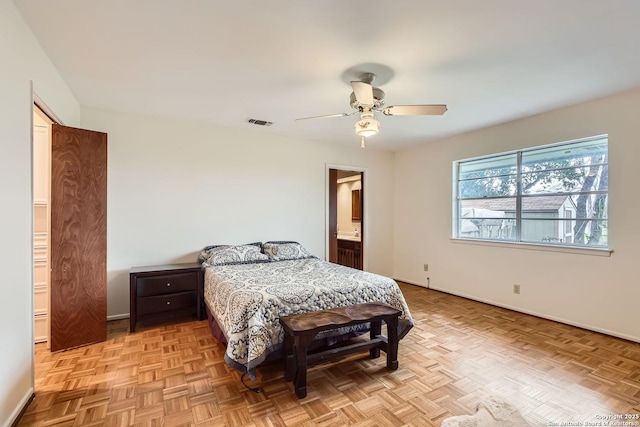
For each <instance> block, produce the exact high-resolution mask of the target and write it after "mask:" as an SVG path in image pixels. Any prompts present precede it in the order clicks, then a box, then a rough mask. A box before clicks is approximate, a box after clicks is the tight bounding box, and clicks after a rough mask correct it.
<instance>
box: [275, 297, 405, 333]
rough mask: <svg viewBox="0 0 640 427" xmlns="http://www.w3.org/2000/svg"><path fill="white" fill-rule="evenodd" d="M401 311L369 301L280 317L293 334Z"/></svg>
mask: <svg viewBox="0 0 640 427" xmlns="http://www.w3.org/2000/svg"><path fill="white" fill-rule="evenodd" d="M400 314H401V311H400V310H398V309H397V308H395V307H392V306H390V305H388V304H384V303H381V302H368V303H362V304H354V305H348V306H345V307H337V308H330V309H327V310H320V311H310V312H307V313H299V314H292V315H290V316H284V317H281V318H280V323H281V324H282V326H283V327H284V328H285V330H286V331H287V332H288V333H289V334H291V335H299V334H310V333H318V332H321V331H325V330H329V329H336V328H341V327H344V326H350V325H355V324H359V323H364V322H371V321H376V320H382V319H383V318H384V317H388V316H400Z"/></svg>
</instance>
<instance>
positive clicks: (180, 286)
mask: <svg viewBox="0 0 640 427" xmlns="http://www.w3.org/2000/svg"><path fill="white" fill-rule="evenodd" d="M197 290H198V273H197V272H189V273H180V274H165V275H161V276H153V277H139V278H138V279H137V294H138V296H139V297H147V296H153V295H163V294H174V293H176V292H185V291H197Z"/></svg>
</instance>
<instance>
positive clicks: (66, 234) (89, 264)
mask: <svg viewBox="0 0 640 427" xmlns="http://www.w3.org/2000/svg"><path fill="white" fill-rule="evenodd" d="M51 145H52V148H51V313H50V314H51V351H58V350H64V349H68V348H73V347H78V346H81V345H85V344H90V343H94V342H99V341H104V340H105V339H106V338H107V134H105V133H101V132H93V131H88V130H84V129H76V128H70V127H66V126H61V125H56V124H54V125H53V127H52V140H51Z"/></svg>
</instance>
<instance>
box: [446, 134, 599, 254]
mask: <svg viewBox="0 0 640 427" xmlns="http://www.w3.org/2000/svg"><path fill="white" fill-rule="evenodd" d="M608 165H609V163H608V137H607V135H602V136H597V137H593V138H586V139H582V140H578V141H570V142H564V143H559V144H553V145H547V146H543V147H535V148H530V149H526V150H520V151H515V152H508V153H500V154H495V155H492V156H485V157H479V158H474V159H467V160H460V161H457V162H454V177H455V185H454V221H453V236H454V237H456V238H465V239H477V240H490V241H500V242H523V243H535V244H542V245H553V246H573V247H592V248H607V247H608V215H607V211H608V190H609V185H608V184H609V173H608V169H609V166H608Z"/></svg>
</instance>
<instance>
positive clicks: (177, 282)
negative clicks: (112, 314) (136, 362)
mask: <svg viewBox="0 0 640 427" xmlns="http://www.w3.org/2000/svg"><path fill="white" fill-rule="evenodd" d="M129 279H130V290H131V294H130V310H131V313H130V314H131V317H130V325H129V330H130V331H131V332H135V330H136V323H138V322H141V321H144V320H159V321H160V322H158V323H161V322H163V321H170V320H177V319H181V318H184V317H186V315H189V314H195V315H196V317H197V318H198V319H200V320H201V319H203V318H204V313H203V311H202V308H201V307H202V305H203V304H202V302H203V290H204V287H203V281H204V272H203V271H202V266H201V265H200V264H198V263H190V264H169V265H152V266H146V267H133V268H132V269H131V270H130V272H129Z"/></svg>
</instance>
